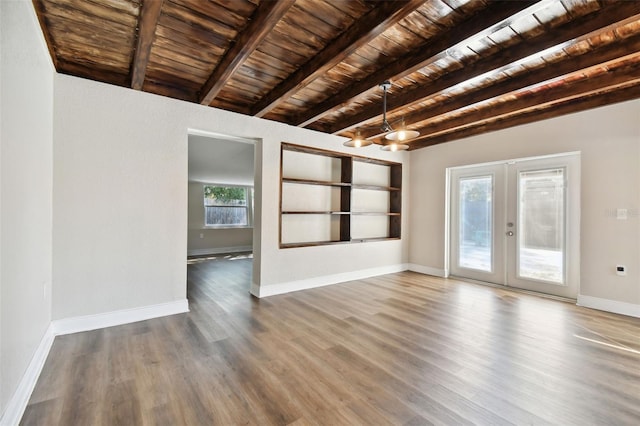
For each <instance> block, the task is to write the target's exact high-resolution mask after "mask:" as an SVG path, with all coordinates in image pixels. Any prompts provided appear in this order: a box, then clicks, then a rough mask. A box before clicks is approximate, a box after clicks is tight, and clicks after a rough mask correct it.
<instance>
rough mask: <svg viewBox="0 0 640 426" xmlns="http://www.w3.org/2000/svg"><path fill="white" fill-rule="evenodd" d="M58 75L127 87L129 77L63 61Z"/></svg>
mask: <svg viewBox="0 0 640 426" xmlns="http://www.w3.org/2000/svg"><path fill="white" fill-rule="evenodd" d="M0 1H1V0H0ZM56 70H57V71H58V72H59V73H60V74H67V75H73V76H78V77H82V78H86V79H89V80H98V81H103V82H106V83H109V84H113V85H116V86H122V87H129V83H130V80H129V75H127V74H120V73H116V72H112V71H107V70H101V69H96V68H92V67H90V66H89V65H84V64H79V63H76V62H68V61H66V60H64V59H59V60H58V65H57V69H56Z"/></svg>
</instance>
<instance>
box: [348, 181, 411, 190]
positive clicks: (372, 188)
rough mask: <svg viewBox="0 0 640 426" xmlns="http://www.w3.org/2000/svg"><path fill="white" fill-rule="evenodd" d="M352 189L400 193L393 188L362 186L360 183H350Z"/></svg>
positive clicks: (396, 188)
mask: <svg viewBox="0 0 640 426" xmlns="http://www.w3.org/2000/svg"><path fill="white" fill-rule="evenodd" d="M351 188H353V189H370V190H372V191H400V190H401V188H398V187H395V186H379V185H364V184H360V183H352V184H351Z"/></svg>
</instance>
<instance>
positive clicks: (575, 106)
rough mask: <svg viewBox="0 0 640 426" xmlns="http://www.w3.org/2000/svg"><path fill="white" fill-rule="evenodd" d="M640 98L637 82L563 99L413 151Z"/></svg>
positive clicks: (425, 140)
mask: <svg viewBox="0 0 640 426" xmlns="http://www.w3.org/2000/svg"><path fill="white" fill-rule="evenodd" d="M638 98H640V81H639V80H635V81H632V82H630V83H628V84H624V85H621V86H619V87H615V88H613V89H612V88H605V89H603V90H599V91H596V92H594V93H591V94H584V96H582V95H581V96H579V97H571V98H568V99H562V100H559V101H557V102H549V103H547V104H543V105H537V106H535V107H533V108H529V109H524V110H520V111H517V112H512V113H511V114H509V115H503V116H499V117H492V118H489V119H487V120H484V121H479V122H475V123H470V124H469V125H467V126H465V127H464V128H459V129H456V130H453V131H451V132H446V133H441V134H438V135H433V136H426V137H421V138H419V139H415V140H412V141H410V145H409V149H410V150H414V149H420V148H425V147H428V146H432V145H437V144H440V143H444V142H449V141H454V140H458V139H463V138H467V137H470V136H475V135H479V134H483V133H487V132H492V131H496V130H502V129H506V128H509V127H514V126H519V125H522V124H528V123H533V122H536V121H540V120H546V119H549V118H554V117H559V116H561V115H565V114H571V113H575V112H580V111H586V110H588V109H592V108H597V107H599V106H603V105H610V104H614V103H619V102H625V101H629V100H632V99H638Z"/></svg>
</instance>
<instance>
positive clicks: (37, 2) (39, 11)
mask: <svg viewBox="0 0 640 426" xmlns="http://www.w3.org/2000/svg"><path fill="white" fill-rule="evenodd" d="M33 8H34V9H35V10H36V16H37V17H38V23H39V24H40V29H41V30H42V34H43V35H44V40H45V42H46V43H47V49H48V50H49V56H51V61H52V62H53V67H54V68H55V69H56V70H57V69H58V55H56V49H55V45H54V44H53V38H52V37H51V31H49V27H48V26H47V24H46V21H45V17H44V16H45V12H44V6H43V5H42V0H33Z"/></svg>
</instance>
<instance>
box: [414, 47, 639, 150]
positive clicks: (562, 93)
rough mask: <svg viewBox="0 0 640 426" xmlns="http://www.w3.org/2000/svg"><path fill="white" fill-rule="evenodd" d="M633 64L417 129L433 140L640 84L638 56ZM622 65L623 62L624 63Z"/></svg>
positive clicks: (528, 92) (518, 95)
mask: <svg viewBox="0 0 640 426" xmlns="http://www.w3.org/2000/svg"><path fill="white" fill-rule="evenodd" d="M634 59H635V61H636V62H632V63H631V64H629V65H622V66H615V65H611V67H612V69H611V70H608V71H607V72H606V73H605V74H602V75H598V76H593V77H587V78H582V79H581V80H578V81H576V82H573V83H563V82H562V81H560V82H557V85H556V84H553V83H554V82H549V83H547V84H550V85H552V86H553V87H545V88H542V89H541V90H539V91H538V90H536V88H526V89H523V90H521V91H520V92H517V93H514V94H513V95H514V96H510V97H509V99H513V100H507V101H504V102H500V103H497V104H488V105H487V104H485V105H479V106H478V108H477V109H470V110H469V111H468V112H466V111H465V112H463V113H462V114H460V115H458V116H456V117H454V118H452V119H449V120H444V121H441V122H438V123H435V124H433V125H427V126H425V127H423V128H421V129H420V133H421V134H422V135H424V137H429V136H434V135H436V134H439V133H442V132H448V131H451V130H455V129H457V128H462V127H467V126H469V125H470V124H472V123H477V122H481V121H484V120H487V119H488V118H490V117H491V118H500V117H508V116H510V115H513V114H514V113H518V112H520V111H523V110H529V109H531V108H536V107H540V106H541V105H544V104H548V103H553V102H558V101H561V100H565V99H570V98H578V97H580V96H582V95H585V94H589V93H592V92H596V91H601V90H604V89H607V88H617V87H618V86H620V85H624V84H625V83H628V82H630V81H636V82H638V81H640V63H638V55H636V57H635V58H634ZM623 62H624V61H623Z"/></svg>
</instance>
